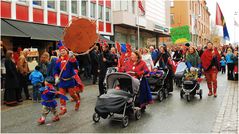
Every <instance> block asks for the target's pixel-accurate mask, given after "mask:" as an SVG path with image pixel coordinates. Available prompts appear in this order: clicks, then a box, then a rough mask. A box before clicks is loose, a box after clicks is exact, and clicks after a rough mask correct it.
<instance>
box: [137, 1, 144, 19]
mask: <svg viewBox="0 0 239 134" xmlns="http://www.w3.org/2000/svg"><path fill="white" fill-rule="evenodd" d="M138 7H139V9H140V11H141V12H142V13H143V15H145V10H144V7H143V4H142V1H141V0H138Z"/></svg>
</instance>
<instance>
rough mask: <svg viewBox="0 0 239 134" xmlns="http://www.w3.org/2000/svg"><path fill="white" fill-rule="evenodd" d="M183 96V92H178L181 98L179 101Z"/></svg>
mask: <svg viewBox="0 0 239 134" xmlns="http://www.w3.org/2000/svg"><path fill="white" fill-rule="evenodd" d="M183 95H184V92H183V90H180V97H181V99H182V98H183Z"/></svg>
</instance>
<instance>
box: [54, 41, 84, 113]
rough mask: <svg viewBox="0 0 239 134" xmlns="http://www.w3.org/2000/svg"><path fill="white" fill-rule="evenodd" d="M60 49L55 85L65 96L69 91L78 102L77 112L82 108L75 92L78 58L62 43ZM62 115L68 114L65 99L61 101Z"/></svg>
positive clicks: (55, 71)
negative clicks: (75, 69)
mask: <svg viewBox="0 0 239 134" xmlns="http://www.w3.org/2000/svg"><path fill="white" fill-rule="evenodd" d="M58 48H59V51H60V57H59V59H58V60H57V62H56V66H55V69H54V76H55V83H56V84H58V87H59V91H60V92H61V93H62V94H63V95H65V94H66V91H67V90H68V92H69V94H70V96H71V97H72V98H73V99H74V101H75V102H76V104H75V110H78V109H79V107H80V99H79V96H78V95H77V92H76V91H75V86H76V85H77V83H76V81H75V79H74V76H75V75H76V73H75V72H74V66H75V64H76V58H75V57H74V54H73V52H72V51H68V49H67V48H66V47H65V46H64V45H63V44H62V42H61V41H60V42H59V43H58ZM60 104H61V107H60V110H61V112H60V115H64V114H65V113H66V112H67V109H66V101H65V100H64V99H60Z"/></svg>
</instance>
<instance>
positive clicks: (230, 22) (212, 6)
mask: <svg viewBox="0 0 239 134" xmlns="http://www.w3.org/2000/svg"><path fill="white" fill-rule="evenodd" d="M206 1H207V6H208V8H209V11H210V13H211V20H212V21H211V22H214V23H215V19H216V2H217V3H218V4H219V6H220V8H221V11H222V14H223V16H224V18H225V20H226V25H227V29H228V32H229V36H230V42H231V43H233V42H234V41H236V42H239V27H234V19H236V21H237V23H238V24H239V0H206ZM236 11H237V12H238V13H237V15H236V16H235V15H234V14H235V12H236ZM218 27H219V28H220V34H221V35H223V33H222V26H218ZM234 36H235V38H236V39H235V40H234Z"/></svg>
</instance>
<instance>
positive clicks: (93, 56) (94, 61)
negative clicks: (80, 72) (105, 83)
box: [90, 46, 99, 84]
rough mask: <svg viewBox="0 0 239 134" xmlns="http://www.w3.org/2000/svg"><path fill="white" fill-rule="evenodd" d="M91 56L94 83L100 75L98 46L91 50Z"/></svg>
mask: <svg viewBox="0 0 239 134" xmlns="http://www.w3.org/2000/svg"><path fill="white" fill-rule="evenodd" d="M90 57H91V66H92V70H91V71H92V74H93V84H95V83H96V80H97V77H98V68H99V50H98V46H95V48H94V49H93V50H92V51H91V52H90Z"/></svg>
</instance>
